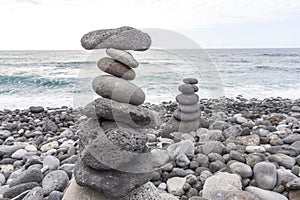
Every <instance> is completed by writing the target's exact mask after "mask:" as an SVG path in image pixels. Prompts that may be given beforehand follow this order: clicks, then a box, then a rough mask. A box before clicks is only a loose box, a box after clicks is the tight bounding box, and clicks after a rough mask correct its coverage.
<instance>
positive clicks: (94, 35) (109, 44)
mask: <svg viewBox="0 0 300 200" xmlns="http://www.w3.org/2000/svg"><path fill="white" fill-rule="evenodd" d="M81 45H82V47H83V48H85V49H87V50H91V49H104V48H114V49H120V50H138V51H144V50H147V49H149V47H150V45H151V38H150V36H149V35H148V34H147V33H144V32H142V31H140V30H138V29H135V28H132V27H128V26H123V27H120V28H116V29H102V30H97V31H92V32H89V33H87V34H85V35H84V36H83V37H82V39H81Z"/></svg>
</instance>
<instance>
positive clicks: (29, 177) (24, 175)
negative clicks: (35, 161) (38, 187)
mask: <svg viewBox="0 0 300 200" xmlns="http://www.w3.org/2000/svg"><path fill="white" fill-rule="evenodd" d="M42 180H43V174H42V172H41V170H40V169H37V168H32V169H28V170H25V171H23V172H21V173H20V174H19V175H18V176H17V177H16V178H14V179H13V180H12V181H11V182H10V183H9V186H10V187H13V186H16V185H20V184H22V183H28V182H37V183H40V182H41V181H42Z"/></svg>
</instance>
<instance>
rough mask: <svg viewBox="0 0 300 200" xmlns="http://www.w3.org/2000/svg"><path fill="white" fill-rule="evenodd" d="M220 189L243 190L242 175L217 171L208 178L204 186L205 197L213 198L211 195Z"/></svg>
mask: <svg viewBox="0 0 300 200" xmlns="http://www.w3.org/2000/svg"><path fill="white" fill-rule="evenodd" d="M219 190H223V191H242V183H241V178H240V176H238V175H236V174H229V173H227V172H220V173H217V174H215V175H213V176H211V177H209V178H208V179H206V181H205V184H204V186H203V197H204V198H206V199H212V198H211V195H212V194H213V193H214V192H216V191H219Z"/></svg>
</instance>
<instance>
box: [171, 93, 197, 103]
mask: <svg viewBox="0 0 300 200" xmlns="http://www.w3.org/2000/svg"><path fill="white" fill-rule="evenodd" d="M176 101H177V102H178V103H179V104H184V105H193V104H196V103H198V101H199V96H198V95H197V94H190V95H187V94H179V95H177V96H176Z"/></svg>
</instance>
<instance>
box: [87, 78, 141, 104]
mask: <svg viewBox="0 0 300 200" xmlns="http://www.w3.org/2000/svg"><path fill="white" fill-rule="evenodd" d="M92 86H93V90H94V91H95V92H96V93H97V94H98V95H100V96H101V97H103V98H108V99H112V100H115V101H117V102H120V103H129V104H133V105H140V104H142V103H144V101H145V98H146V96H145V93H144V91H143V90H142V89H141V88H139V87H138V86H136V85H135V84H133V83H131V82H130V81H127V80H124V79H121V78H117V77H114V76H109V75H101V76H98V77H96V78H95V79H94V80H93V85H92Z"/></svg>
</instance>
